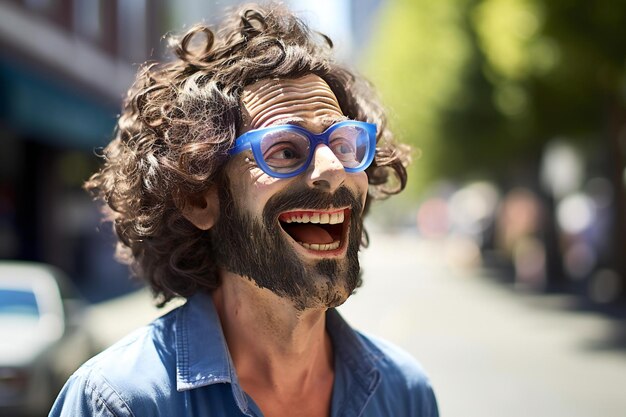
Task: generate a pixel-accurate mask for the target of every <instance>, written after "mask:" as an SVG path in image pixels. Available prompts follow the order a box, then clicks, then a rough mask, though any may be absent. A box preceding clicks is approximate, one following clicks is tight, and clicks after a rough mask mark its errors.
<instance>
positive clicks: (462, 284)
mask: <svg viewBox="0 0 626 417" xmlns="http://www.w3.org/2000/svg"><path fill="white" fill-rule="evenodd" d="M371 242H372V243H371V246H370V248H368V249H367V250H366V251H365V252H363V256H362V266H363V268H364V271H365V272H364V286H363V288H362V289H360V290H358V292H357V294H356V295H355V296H354V297H352V298H351V299H350V300H349V301H348V302H347V303H346V304H345V305H344V306H342V307H341V311H342V314H343V315H344V317H345V318H346V319H347V320H348V321H349V322H350V323H351V324H353V325H354V326H355V327H357V328H358V329H360V330H363V331H366V332H369V333H373V334H375V335H378V336H381V337H384V338H386V339H389V340H391V341H393V342H395V343H397V344H398V345H400V346H402V347H404V348H405V349H407V350H408V351H410V352H411V353H412V354H413V355H414V356H415V357H416V358H418V360H419V361H420V362H421V363H422V364H423V366H424V368H425V369H426V370H427V372H428V374H429V375H430V376H431V379H432V382H433V385H434V387H435V390H436V394H437V397H438V401H439V406H440V412H441V415H442V416H481V417H502V416H507V417H517V416H520V417H521V416H524V417H527V416H534V417H544V416H545V417H548V416H550V417H559V416H563V417H565V416H567V417H583V416H585V417H592V416H593V417H595V416H602V417H623V416H624V415H625V414H624V413H625V411H624V410H626V391H625V388H624V387H626V349H625V348H624V346H619V344H616V345H614V343H613V342H614V341H615V339H616V338H619V336H620V333H619V331H620V329H621V330H622V331H623V326H624V323H623V322H622V323H619V322H617V321H613V320H611V319H608V318H606V317H604V316H601V315H598V314H595V313H588V312H580V311H576V310H574V309H573V304H572V303H573V301H574V298H573V297H572V298H569V297H568V296H554V295H550V296H546V295H531V294H522V293H519V292H515V291H513V290H512V289H511V288H509V287H506V286H504V285H503V284H501V283H498V282H496V281H495V280H490V279H487V278H485V277H482V276H480V273H479V270H478V269H474V270H471V269H462V268H459V267H454V266H452V265H450V264H449V263H448V262H447V261H446V259H450V257H451V255H452V257H453V258H454V259H458V250H456V249H455V245H454V244H452V242H451V241H449V240H448V241H440V242H432V241H424V240H420V239H418V238H417V237H416V236H415V235H413V234H411V235H409V234H407V235H394V236H390V235H381V234H378V233H372V236H371ZM455 254H456V255H455ZM149 305H150V301H149V297H148V295H147V293H145V292H140V293H138V294H135V295H133V296H129V297H125V298H121V299H118V300H115V301H113V302H109V303H107V304H101V305H99V306H98V307H96V308H94V311H93V313H92V319H93V320H94V321H95V323H94V325H95V326H96V327H94V328H97V329H102V330H99V333H100V336H101V337H102V340H101V341H102V342H103V343H111V341H112V340H114V339H117V338H118V337H120V336H121V335H123V334H124V333H126V332H127V331H129V330H131V329H132V328H133V327H137V326H139V325H140V324H142V323H145V322H147V321H149V320H150V318H151V317H154V316H156V315H157V314H159V313H157V312H156V311H155V310H150V309H147V308H145V307H146V306H149ZM112 326H116V327H112ZM619 326H622V327H621V328H620V327H619Z"/></svg>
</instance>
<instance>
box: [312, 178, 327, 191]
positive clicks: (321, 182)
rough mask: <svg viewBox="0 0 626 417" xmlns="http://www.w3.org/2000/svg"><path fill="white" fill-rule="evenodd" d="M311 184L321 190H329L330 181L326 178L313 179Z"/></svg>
mask: <svg viewBox="0 0 626 417" xmlns="http://www.w3.org/2000/svg"><path fill="white" fill-rule="evenodd" d="M313 186H314V187H315V188H318V189H320V190H322V191H330V182H329V181H327V180H315V181H313Z"/></svg>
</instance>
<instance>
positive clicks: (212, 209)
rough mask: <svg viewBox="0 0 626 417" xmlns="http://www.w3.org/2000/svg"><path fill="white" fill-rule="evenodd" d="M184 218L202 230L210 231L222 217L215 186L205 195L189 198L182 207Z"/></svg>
mask: <svg viewBox="0 0 626 417" xmlns="http://www.w3.org/2000/svg"><path fill="white" fill-rule="evenodd" d="M182 213H183V216H184V217H185V218H186V219H187V220H189V221H190V222H191V223H192V224H193V225H194V226H196V227H197V228H198V229H201V230H209V229H210V228H211V227H213V226H214V225H215V223H216V222H217V220H218V218H219V216H220V200H219V197H218V194H217V186H216V185H215V184H214V185H212V186H211V187H210V188H209V189H208V190H206V191H205V192H204V194H199V195H196V196H193V197H189V198H187V201H185V205H184V206H183V207H182Z"/></svg>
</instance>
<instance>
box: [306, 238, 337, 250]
mask: <svg viewBox="0 0 626 417" xmlns="http://www.w3.org/2000/svg"><path fill="white" fill-rule="evenodd" d="M298 243H299V244H300V245H302V246H304V247H305V248H307V249H312V250H333V249H337V248H338V247H339V241H338V240H335V241H334V242H332V243H304V242H298Z"/></svg>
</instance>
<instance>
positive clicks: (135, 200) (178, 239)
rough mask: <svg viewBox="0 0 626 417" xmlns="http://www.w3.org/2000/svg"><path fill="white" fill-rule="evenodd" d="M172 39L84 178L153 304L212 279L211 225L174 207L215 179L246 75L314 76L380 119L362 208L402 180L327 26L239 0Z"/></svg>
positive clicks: (403, 156)
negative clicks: (211, 22)
mask: <svg viewBox="0 0 626 417" xmlns="http://www.w3.org/2000/svg"><path fill="white" fill-rule="evenodd" d="M170 47H171V48H172V49H173V52H174V53H175V57H176V59H174V60H173V61H171V62H167V63H160V64H159V63H146V64H144V65H143V66H142V68H141V69H140V70H139V71H138V74H137V77H136V80H135V82H134V84H133V86H132V87H131V89H130V90H129V92H128V94H127V96H126V98H125V100H124V103H123V108H122V113H121V116H120V117H119V120H118V123H117V127H116V131H115V136H114V138H113V140H112V141H111V143H110V144H109V145H108V146H107V147H106V148H105V149H104V152H103V157H104V164H103V166H102V168H101V169H100V170H99V171H98V172H96V173H95V174H94V175H93V176H92V177H91V178H90V179H89V180H88V181H87V182H86V183H85V188H86V189H87V190H88V191H90V192H91V193H92V194H93V195H94V196H95V197H96V198H99V199H101V200H102V201H103V202H104V203H106V204H105V207H104V210H105V213H106V217H107V218H108V219H109V220H111V221H112V222H113V225H114V228H115V232H116V234H117V236H118V239H119V240H118V244H117V250H116V255H117V258H118V259H119V260H121V261H122V262H125V263H128V264H130V265H131V267H132V269H133V272H134V273H135V274H136V275H138V276H139V277H140V278H142V279H144V280H145V281H147V283H148V284H149V285H150V287H151V290H152V292H153V295H154V296H155V298H156V302H157V305H159V306H163V305H164V304H165V303H167V302H168V301H169V300H171V299H172V298H174V297H177V296H183V297H188V296H190V295H192V294H193V293H195V292H196V291H198V290H206V291H211V290H213V289H215V288H217V287H218V286H219V285H220V282H219V278H218V275H217V272H216V267H215V262H214V260H213V252H212V250H211V243H210V239H209V237H208V232H207V231H203V230H200V229H198V228H196V227H195V226H194V225H193V224H191V223H190V222H189V221H188V220H187V219H186V218H185V217H184V216H183V215H182V208H183V207H184V206H185V204H188V202H189V201H192V199H193V198H198V196H200V195H202V194H203V193H204V192H205V191H206V190H208V188H209V187H210V186H211V185H212V184H218V186H219V184H220V182H219V177H220V173H221V172H222V166H223V165H224V163H225V162H226V160H227V159H228V151H229V149H230V148H231V146H232V144H233V142H234V140H235V138H236V137H237V133H238V132H239V131H240V129H241V127H242V123H243V122H242V114H241V109H240V97H241V94H242V90H243V89H244V87H246V86H247V85H250V84H252V83H254V82H256V81H258V80H261V79H266V78H273V77H283V78H287V77H292V78H297V77H300V76H303V75H306V74H310V73H313V74H316V75H318V76H319V77H321V78H322V79H323V80H325V81H326V83H328V85H329V86H330V88H331V89H332V90H333V92H334V93H335V96H336V97H337V100H338V102H339V104H340V106H341V109H342V110H343V112H344V114H345V115H346V116H347V117H348V118H350V119H354V120H363V121H368V122H371V123H375V124H376V125H377V127H378V134H377V147H376V157H375V160H374V162H373V163H372V165H371V166H370V167H369V168H368V169H367V174H368V178H369V184H370V187H369V191H368V196H367V203H366V208H367V207H368V206H369V204H368V203H369V202H370V201H371V200H372V199H376V198H384V197H386V196H389V195H391V194H395V193H398V192H400V191H401V190H402V189H403V188H404V187H405V185H406V180H407V173H406V169H405V166H406V165H407V164H408V162H409V149H408V147H406V146H404V145H400V144H396V143H394V140H393V135H392V133H391V131H390V130H389V129H388V127H387V120H386V117H385V114H384V111H383V109H382V107H381V106H380V105H379V103H378V102H377V101H376V99H375V95H374V94H373V91H372V88H371V86H370V85H369V84H368V82H367V81H365V80H364V79H363V78H361V77H359V76H357V75H355V74H354V73H353V72H351V71H349V70H348V69H347V68H344V67H342V66H341V65H339V64H337V63H336V62H334V61H333V60H332V58H331V52H332V47H333V44H332V41H331V40H330V39H329V38H328V37H327V36H325V35H323V34H321V33H317V32H313V31H311V30H310V29H309V28H308V27H307V25H306V24H305V23H304V22H302V21H301V20H300V19H298V18H297V17H295V16H294V15H293V14H292V13H291V12H290V11H288V10H286V9H285V8H283V7H282V6H280V5H276V4H271V5H269V6H264V7H261V6H258V5H248V6H243V7H241V8H239V9H238V10H236V11H235V12H234V13H232V14H231V15H230V17H229V18H227V19H226V20H225V21H224V22H223V23H222V25H221V26H220V27H219V28H218V29H217V30H212V29H211V28H209V27H207V26H205V25H196V26H194V27H192V28H191V29H190V30H189V31H188V32H187V33H186V34H184V35H183V36H182V37H180V38H174V37H170ZM365 240H366V239H365ZM365 240H364V242H365ZM364 244H365V243H364Z"/></svg>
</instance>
